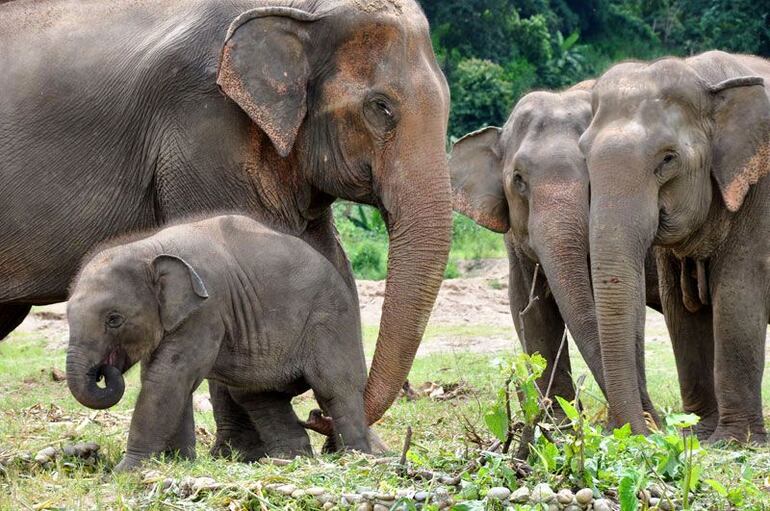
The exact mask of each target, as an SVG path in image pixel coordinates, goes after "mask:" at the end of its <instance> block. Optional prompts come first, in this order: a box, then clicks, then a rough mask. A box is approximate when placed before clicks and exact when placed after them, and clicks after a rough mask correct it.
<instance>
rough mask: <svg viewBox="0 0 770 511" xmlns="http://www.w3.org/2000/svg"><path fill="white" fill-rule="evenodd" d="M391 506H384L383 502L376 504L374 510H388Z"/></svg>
mask: <svg viewBox="0 0 770 511" xmlns="http://www.w3.org/2000/svg"><path fill="white" fill-rule="evenodd" d="M389 509H390V508H389V507H388V506H383V505H382V504H375V505H374V511H388V510H389Z"/></svg>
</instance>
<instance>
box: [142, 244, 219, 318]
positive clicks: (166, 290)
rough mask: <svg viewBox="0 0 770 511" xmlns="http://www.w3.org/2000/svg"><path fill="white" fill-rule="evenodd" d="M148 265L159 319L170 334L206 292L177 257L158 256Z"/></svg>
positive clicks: (190, 270)
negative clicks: (150, 267)
mask: <svg viewBox="0 0 770 511" xmlns="http://www.w3.org/2000/svg"><path fill="white" fill-rule="evenodd" d="M151 266H152V272H153V276H154V279H153V280H154V285H155V294H156V296H157V298H158V305H159V308H160V320H161V323H163V329H164V330H165V331H166V332H173V331H174V330H176V329H177V328H179V325H181V324H182V322H184V320H185V319H187V317H188V316H189V315H190V314H192V313H193V312H194V311H195V310H197V309H198V307H200V306H201V305H202V304H203V302H204V301H205V300H206V299H207V298H208V297H209V293H208V291H207V290H206V286H205V285H204V284H203V280H202V279H201V278H200V276H199V275H198V273H197V272H196V271H195V270H194V269H193V267H192V266H190V265H189V264H188V263H187V261H185V260H184V259H182V258H181V257H177V256H173V255H168V254H162V255H159V256H158V257H156V258H155V259H153V261H152V265H151Z"/></svg>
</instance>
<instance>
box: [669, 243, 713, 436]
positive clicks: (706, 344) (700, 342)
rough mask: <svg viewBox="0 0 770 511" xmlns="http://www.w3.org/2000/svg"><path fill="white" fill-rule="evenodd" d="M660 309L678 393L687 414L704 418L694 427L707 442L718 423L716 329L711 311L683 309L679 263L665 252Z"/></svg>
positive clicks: (705, 307) (706, 307)
mask: <svg viewBox="0 0 770 511" xmlns="http://www.w3.org/2000/svg"><path fill="white" fill-rule="evenodd" d="M656 256H657V260H658V278H659V289H660V299H661V306H662V308H663V314H664V316H665V319H666V326H667V327H668V332H669V336H670V337H671V345H672V347H673V350H674V358H675V360H676V369H677V374H678V376H679V390H680V393H681V396H682V407H683V409H684V411H685V412H687V413H693V414H696V415H697V416H699V417H700V418H701V420H700V423H699V424H698V425H697V426H696V427H695V433H696V434H697V435H698V437H699V438H702V439H706V438H708V437H709V436H710V435H711V434H712V433H713V432H714V430H715V429H716V427H717V422H718V421H719V405H718V403H717V396H716V393H715V390H714V328H713V317H712V316H713V315H712V310H711V307H710V306H708V305H704V306H703V307H702V308H701V309H700V310H698V311H697V312H690V311H688V310H687V309H686V308H685V306H684V301H683V298H682V297H683V294H682V287H681V278H680V272H681V267H680V262H679V261H678V260H677V259H676V258H675V257H674V256H673V255H672V254H671V253H670V252H669V251H667V250H666V249H656Z"/></svg>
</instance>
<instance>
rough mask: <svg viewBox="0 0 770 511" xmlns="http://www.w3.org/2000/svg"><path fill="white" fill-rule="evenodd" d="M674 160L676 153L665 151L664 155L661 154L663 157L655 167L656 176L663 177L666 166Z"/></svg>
mask: <svg viewBox="0 0 770 511" xmlns="http://www.w3.org/2000/svg"><path fill="white" fill-rule="evenodd" d="M675 160H676V154H674V153H666V155H665V156H663V159H662V160H661V162H660V165H658V167H657V168H656V169H655V175H656V176H658V177H665V176H663V173H664V171H665V170H666V167H667V166H668V165H669V164H671V163H673V162H674V161H675Z"/></svg>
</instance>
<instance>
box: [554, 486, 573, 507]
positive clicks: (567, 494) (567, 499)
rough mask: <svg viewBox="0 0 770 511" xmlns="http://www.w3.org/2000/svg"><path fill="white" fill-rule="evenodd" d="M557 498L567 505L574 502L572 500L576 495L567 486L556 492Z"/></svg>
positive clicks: (560, 502)
mask: <svg viewBox="0 0 770 511" xmlns="http://www.w3.org/2000/svg"><path fill="white" fill-rule="evenodd" d="M556 500H557V501H558V502H559V504H563V505H565V506H566V505H567V504H572V501H573V500H575V496H574V495H573V494H572V491H571V490H568V489H567V488H565V489H563V490H559V493H557V494H556Z"/></svg>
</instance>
